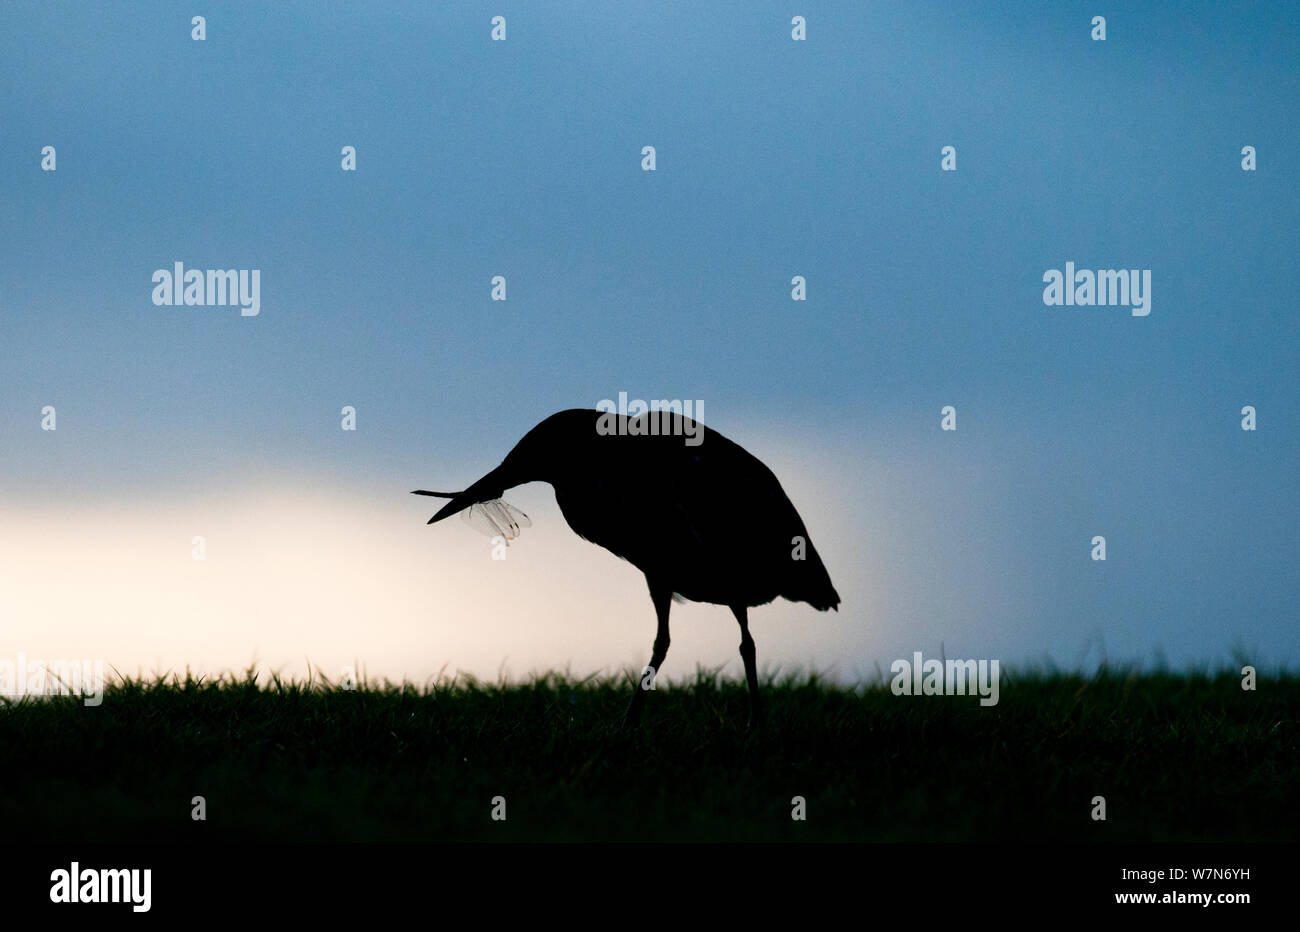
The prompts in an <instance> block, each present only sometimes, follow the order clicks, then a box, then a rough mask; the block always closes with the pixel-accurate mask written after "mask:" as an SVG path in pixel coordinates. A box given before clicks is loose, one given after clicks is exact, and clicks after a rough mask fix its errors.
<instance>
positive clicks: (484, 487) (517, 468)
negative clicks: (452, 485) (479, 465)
mask: <svg viewBox="0 0 1300 932" xmlns="http://www.w3.org/2000/svg"><path fill="white" fill-rule="evenodd" d="M597 416H598V412H596V411H589V410H583V409H580V408H579V409H572V410H569V411H560V412H558V413H557V414H552V415H551V416H550V417H548V418H547V419H546V420H544V421H542V422H541V423H540V424H538V425H537V426H536V427H534V428H533V429H532V430H530V431H529V432H528V433H526V434H525V435H524V436H523V439H521V440H520V441H519V442H518V443H517V444H515V447H514V449H513V450H511V451H510V452H509V453H508V454H506V458H505V459H504V460H502V461H501V465H500V466H498V467H497V468H496V469H494V470H492V471H491V472H489V473H488V474H487V475H485V476H484V477H483V478H481V479H479V480H478V481H477V482H475V483H474V484H472V485H471V486H470V487H469V488H467V489H466V490H465V491H463V492H426V491H424V490H422V489H421V490H417V491H416V492H415V494H416V495H435V496H438V497H439V498H447V499H450V501H449V502H447V504H446V505H444V506H443V507H442V508H441V509H440V510H439V511H438V513H437V514H436V515H434V516H433V517H432V518H430V519H429V523H430V524H433V523H435V522H437V521H441V520H442V519H443V518H448V517H450V516H452V515H454V514H456V513H457V512H459V511H464V510H465V509H466V508H468V507H470V506H471V505H475V504H478V503H479V502H489V501H493V500H495V499H498V498H500V497H501V496H502V495H503V494H504V493H505V490H506V489H512V488H514V487H515V486H517V485H523V484H524V483H525V482H550V483H551V484H552V485H554V484H555V481H556V479H557V478H558V477H560V476H562V475H564V474H565V473H566V472H567V471H569V470H570V468H571V464H573V463H574V462H577V461H580V460H581V459H582V458H583V457H584V456H585V455H586V453H587V449H588V444H590V443H591V442H592V441H593V440H594V439H595V437H596V436H597V435H596V430H595V423H596V418H597Z"/></svg>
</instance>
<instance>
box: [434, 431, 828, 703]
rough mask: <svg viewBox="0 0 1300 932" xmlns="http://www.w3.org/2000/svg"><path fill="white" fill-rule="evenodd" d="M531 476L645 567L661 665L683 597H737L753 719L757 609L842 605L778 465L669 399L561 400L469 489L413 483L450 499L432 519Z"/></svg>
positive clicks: (580, 524) (636, 698)
mask: <svg viewBox="0 0 1300 932" xmlns="http://www.w3.org/2000/svg"><path fill="white" fill-rule="evenodd" d="M656 426H657V431H656V432H655V433H649V430H651V429H654V428H655V427H656ZM697 437H698V438H699V442H698V444H696V438H697ZM688 439H689V440H690V441H691V443H687V442H686V441H687V440H688ZM692 444H696V445H692ZM532 481H540V482H549V483H550V484H551V485H552V486H553V487H554V488H555V501H556V502H557V503H558V504H559V506H560V511H561V512H562V513H563V514H564V518H565V520H566V521H568V522H569V527H571V528H572V529H573V530H574V532H575V533H577V534H578V536H580V537H584V538H586V539H587V540H589V541H591V542H592V543H596V544H599V545H600V546H602V547H604V548H605V549H607V550H609V551H611V552H613V553H615V554H617V555H618V556H620V557H622V558H623V559H625V560H627V561H628V562H630V563H632V564H633V565H634V566H636V567H637V569H639V570H641V571H642V572H643V573H645V577H646V582H647V583H648V584H649V586H650V598H651V599H652V600H653V602H654V607H655V613H656V614H657V615H658V618H659V632H658V635H657V636H656V637H655V642H654V649H653V652H652V656H651V657H650V667H651V668H652V670H653V671H654V673H653V674H651V675H652V676H653V675H655V674H657V673H658V671H659V670H660V668H661V666H662V664H663V662H664V657H665V656H666V655H667V653H668V609H669V606H670V604H671V602H672V600H673V598H674V597H680V598H681V599H689V600H690V601H693V602H713V603H716V604H718V605H726V606H728V607H729V608H730V609H731V611H732V612H733V613H734V614H735V616H736V620H737V621H739V622H740V636H741V641H740V656H741V658H742V659H743V660H744V662H745V678H746V680H747V681H748V683H749V700H750V721H751V722H755V721H756V720H757V718H758V716H759V712H760V709H759V698H758V671H757V668H756V666H755V655H754V639H753V638H752V637H750V634H749V620H748V609H749V608H750V607H751V606H755V605H766V604H767V603H768V602H771V601H772V600H773V599H775V598H776V597H777V596H784V597H785V598H787V599H790V600H791V601H796V602H807V603H808V604H809V605H811V606H813V608H816V609H819V610H822V611H825V610H826V609H830V608H834V609H837V610H838V608H839V603H840V597H839V594H838V593H836V591H835V587H834V586H832V585H831V579H830V576H829V574H828V573H827V572H826V567H825V566H824V565H823V564H822V561H821V557H819V556H818V555H817V550H816V549H815V548H814V547H813V544H812V541H811V540H810V539H809V537H808V530H807V528H805V527H804V523H803V520H802V519H801V518H800V517H799V513H798V512H797V511H795V508H794V505H792V504H791V503H790V499H789V498H788V497H787V496H786V494H785V492H784V490H782V488H781V483H780V482H778V481H777V478H776V476H775V475H773V473H772V471H771V470H770V469H768V468H767V467H766V466H765V465H763V463H762V462H761V461H759V460H758V459H757V458H756V457H754V456H752V455H751V454H750V453H748V452H746V451H745V450H744V449H742V448H741V447H740V446H739V445H738V444H735V443H733V442H732V441H730V440H728V439H727V438H726V437H724V436H722V435H721V434H719V433H718V432H717V431H714V430H707V429H706V428H705V427H704V425H702V424H696V422H694V421H692V420H691V419H689V418H683V417H682V416H681V415H679V414H673V413H671V412H667V411H664V412H655V411H651V412H647V413H645V414H643V415H641V417H639V418H635V419H633V418H628V417H626V416H624V415H619V414H613V413H607V412H601V411H589V410H583V409H573V410H569V411H560V412H558V413H557V414H553V415H551V416H550V417H548V418H547V419H546V420H544V421H542V422H541V423H540V424H538V425H537V426H536V427H534V428H533V429H532V430H530V431H529V432H528V433H527V434H526V435H525V436H524V438H523V439H522V440H520V441H519V443H518V444H516V445H515V448H514V449H513V450H511V451H510V453H509V454H508V455H507V456H506V458H505V459H504V460H503V461H502V462H501V465H500V466H498V467H497V468H496V469H494V470H492V471H491V472H489V473H488V474H487V475H485V476H484V477H483V478H482V479H479V480H478V481H477V482H475V483H474V484H473V485H471V486H470V487H469V488H467V489H465V491H463V492H429V491H425V490H423V489H421V490H417V491H416V492H415V494H416V495H436V496H439V497H441V498H449V499H451V501H450V502H448V503H447V504H446V505H445V506H444V507H443V508H442V510H441V511H439V512H438V513H437V514H436V515H434V516H433V517H432V518H430V519H429V523H430V524H433V523H434V522H435V521H441V520H442V519H443V518H446V517H447V516H449V515H453V514H455V513H456V512H458V511H461V510H463V509H465V508H469V507H470V506H472V505H475V504H476V503H480V502H488V503H495V500H496V499H499V498H501V495H502V493H503V492H504V491H505V490H506V489H508V488H511V487H513V486H516V485H520V484H522V483H525V482H532ZM500 505H504V503H500V504H499V505H496V506H495V507H497V508H498V509H499V508H500ZM493 507H494V505H489V506H488V508H489V510H491V509H492V508H493ZM507 508H508V506H507ZM497 513H498V514H501V513H502V512H501V511H498V512H497ZM645 692H646V690H645V688H644V685H643V688H640V689H637V690H635V692H634V693H633V697H632V703H631V705H630V706H629V707H628V710H627V717H626V719H625V720H624V723H625V724H627V725H635V724H636V723H637V722H638V721H639V719H640V717H641V706H642V703H644V701H645Z"/></svg>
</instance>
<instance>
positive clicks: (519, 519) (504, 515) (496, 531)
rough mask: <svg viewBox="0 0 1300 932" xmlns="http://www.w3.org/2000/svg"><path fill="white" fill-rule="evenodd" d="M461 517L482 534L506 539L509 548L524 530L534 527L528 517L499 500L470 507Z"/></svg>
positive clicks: (478, 503)
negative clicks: (511, 542)
mask: <svg viewBox="0 0 1300 932" xmlns="http://www.w3.org/2000/svg"><path fill="white" fill-rule="evenodd" d="M460 517H461V520H462V521H464V522H465V523H466V524H468V525H469V526H470V527H472V528H473V529H474V530H476V531H478V532H479V533H480V534H486V535H487V536H488V537H501V538H504V539H505V541H506V544H507V546H508V545H509V543H510V541H512V540H514V539H515V538H516V537H518V536H519V533H520V531H521V530H522V529H523V528H526V527H532V526H533V522H532V521H531V520H529V518H528V515H526V514H524V513H523V512H522V511H520V510H519V509H518V508H516V507H515V506H514V505H511V504H510V503H509V502H507V501H504V500H503V499H499V498H496V499H493V500H491V501H487V502H477V503H475V504H473V505H470V506H469V507H468V508H466V509H465V510H464V511H462V512H461V513H460Z"/></svg>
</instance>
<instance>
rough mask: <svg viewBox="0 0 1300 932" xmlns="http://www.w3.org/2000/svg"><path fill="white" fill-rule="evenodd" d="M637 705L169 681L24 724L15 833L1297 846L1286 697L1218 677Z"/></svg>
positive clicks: (0, 798) (0, 812) (1298, 798)
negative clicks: (641, 710) (982, 692)
mask: <svg viewBox="0 0 1300 932" xmlns="http://www.w3.org/2000/svg"><path fill="white" fill-rule="evenodd" d="M630 690H631V686H630V682H629V680H628V679H627V678H626V677H623V676H620V677H610V678H605V679H598V680H587V681H576V680H572V679H568V678H566V677H564V676H560V675H552V676H547V677H544V678H539V679H536V680H534V681H532V682H527V683H522V684H503V685H494V684H484V683H477V682H473V681H469V680H464V679H462V680H459V681H456V682H447V683H440V684H437V685H432V686H430V687H428V688H423V689H416V688H414V687H411V686H407V687H405V688H402V687H397V686H384V687H374V686H371V687H363V688H358V689H355V690H344V689H341V688H338V687H335V686H330V685H328V684H325V685H322V684H319V683H318V684H313V685H304V684H283V683H276V682H272V683H270V684H269V685H265V686H259V685H258V684H257V682H256V680H255V679H253V678H249V677H246V678H243V679H236V678H227V679H225V680H223V681H220V682H211V681H196V680H193V679H184V678H176V677H172V678H170V679H165V680H158V681H155V682H139V681H128V682H124V683H120V684H117V685H114V686H110V687H109V689H108V690H107V691H106V693H105V696H104V700H103V704H102V705H100V706H98V707H85V706H84V705H83V704H82V703H81V701H80V700H79V699H77V698H75V697H66V698H52V699H39V700H33V699H24V700H22V701H20V702H9V703H7V704H4V705H0V747H2V748H4V750H5V757H6V766H5V767H4V768H3V777H0V824H3V825H5V826H6V829H7V830H8V831H9V832H10V833H11V837H16V838H21V837H33V838H45V839H58V840H60V841H75V840H103V841H114V842H122V841H133V840H150V841H171V840H196V841H197V840H225V841H245V840H247V841H258V840H287V841H295V840H300V841H316V840H352V841H369V840H386V841H446V840H476V841H487V840H532V839H548V840H583V839H593V840H597V839H598V840H778V841H779V840H813V839H818V840H865V841H896V840H909V841H939V840H944V841H947V840H982V841H1002V840H1044V841H1046V840H1065V841H1139V840H1141V841H1200V840H1213V841H1255V840H1290V839H1294V838H1295V837H1296V835H1297V827H1298V826H1300V793H1297V792H1296V789H1297V787H1300V742H1298V740H1297V717H1298V716H1297V713H1298V712H1300V680H1298V679H1297V678H1296V677H1294V676H1289V677H1284V678H1279V677H1267V676H1265V677H1261V679H1260V681H1259V685H1258V689H1257V691H1254V692H1247V691H1243V690H1242V689H1241V686H1240V678H1239V677H1238V676H1236V675H1227V674H1224V675H1215V676H1210V675H1192V676H1176V675H1166V674H1144V675H1137V674H1123V673H1109V674H1101V675H1098V676H1096V677H1093V678H1089V679H1083V678H1079V677H1075V676H1062V675H1024V676H1014V675H1008V674H1006V673H1004V675H1003V682H1002V691H1001V701H1000V703H999V704H998V705H997V706H995V707H992V708H981V707H980V706H979V704H978V700H977V699H976V698H974V697H915V698H914V697H898V696H894V695H893V694H892V693H891V692H890V691H889V689H888V686H887V685H875V686H871V687H859V688H857V689H856V690H855V689H847V688H842V687H837V686H833V685H830V684H828V683H826V682H824V681H822V680H819V679H818V678H816V677H811V678H809V677H802V678H794V679H787V680H784V681H777V682H771V683H768V684H767V686H766V690H765V692H766V698H767V713H768V716H767V720H766V722H765V724H764V727H763V728H762V729H760V730H758V731H757V732H754V733H750V732H748V731H747V730H746V728H745V719H746V714H747V703H746V695H745V688H744V686H743V684H742V683H738V682H732V681H728V680H720V679H719V677H718V676H717V675H716V674H713V673H709V672H706V671H701V672H699V673H698V674H697V675H696V677H695V679H694V680H693V681H689V682H682V683H677V684H673V685H667V686H662V685H661V686H660V688H659V689H658V690H657V691H656V692H655V693H653V694H652V695H651V696H649V701H648V702H647V705H646V714H645V720H644V722H643V724H642V727H641V729H640V731H639V732H636V733H624V732H622V731H621V730H620V729H619V727H618V725H619V722H620V720H621V718H622V713H623V710H624V707H625V705H626V703H627V699H628V697H629V695H630ZM1097 795H1101V796H1104V797H1105V798H1106V806H1107V820H1106V821H1105V822H1094V821H1093V820H1092V819H1091V817H1090V813H1091V810H1092V803H1091V800H1092V798H1093V797H1094V796H1097ZM195 796H203V797H204V798H205V800H206V806H207V818H206V821H202V822H196V821H193V820H192V819H191V808H192V806H191V799H192V798H193V797H195ZM497 796H502V797H505V800H506V819H505V821H493V819H492V818H491V812H492V800H493V797H497ZM794 796H802V797H804V798H805V799H806V805H807V819H806V821H793V820H792V819H791V808H792V807H791V799H792V797H794ZM16 832H17V833H21V834H14V833H16ZM29 833H30V834H29Z"/></svg>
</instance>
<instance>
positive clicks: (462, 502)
mask: <svg viewBox="0 0 1300 932" xmlns="http://www.w3.org/2000/svg"><path fill="white" fill-rule="evenodd" d="M504 492H505V489H504V487H503V486H502V484H501V480H500V479H499V478H498V477H497V475H496V470H495V469H494V470H493V471H492V472H490V473H488V474H487V475H486V476H484V477H483V478H482V479H480V480H478V482H475V483H474V484H473V485H471V486H470V487H469V488H468V489H466V490H465V491H464V492H426V491H424V490H423V489H417V490H416V492H415V494H416V495H436V496H437V497H438V498H449V499H451V501H449V502H447V504H445V505H443V506H442V508H441V509H440V510H439V511H438V513H437V514H436V515H434V516H433V517H432V518H430V519H429V521H428V523H429V524H434V523H436V522H438V521H441V520H442V519H443V518H450V517H451V516H452V515H454V514H456V512H458V511H464V510H465V509H466V508H468V507H469V506H470V505H474V504H477V503H478V502H490V501H492V500H493V499H495V498H500V497H501V496H502V494H503V493H504Z"/></svg>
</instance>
